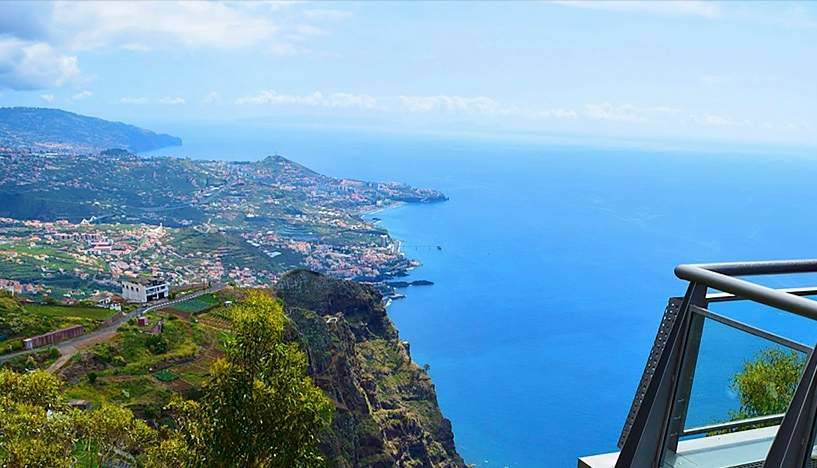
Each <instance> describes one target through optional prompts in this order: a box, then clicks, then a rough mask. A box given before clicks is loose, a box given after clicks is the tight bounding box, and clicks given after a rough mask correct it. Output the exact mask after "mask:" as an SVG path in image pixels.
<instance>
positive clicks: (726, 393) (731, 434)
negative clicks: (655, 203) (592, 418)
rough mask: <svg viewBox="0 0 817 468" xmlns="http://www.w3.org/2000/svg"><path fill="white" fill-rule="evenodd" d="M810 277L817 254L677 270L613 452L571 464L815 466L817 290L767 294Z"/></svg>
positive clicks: (601, 467)
mask: <svg viewBox="0 0 817 468" xmlns="http://www.w3.org/2000/svg"><path fill="white" fill-rule="evenodd" d="M815 273H817V259H814V260H788V261H773V262H745V263H718V264H702V265H680V266H678V267H676V268H675V274H676V276H678V278H680V279H682V280H684V281H686V282H688V287H687V291H686V294H685V295H684V297H683V298H680V297H679V298H670V299H669V302H668V305H667V307H666V309H665V311H664V315H663V317H662V320H661V323H660V325H659V329H658V333H657V335H656V337H655V341H654V343H653V346H652V350H651V351H650V354H649V357H648V359H647V364H646V366H645V369H644V372H643V374H642V377H641V381H640V382H639V384H638V387H637V389H636V394H635V397H634V399H633V402H632V405H631V407H630V411H629V414H628V416H627V418H626V421H625V424H624V428H623V429H622V432H621V436H620V438H619V441H618V448H619V449H620V451H618V452H612V453H605V454H599V455H591V456H585V457H581V458H579V460H578V466H579V468H613V467H616V468H629V467H631V468H642V467H656V468H658V467H660V468H673V467H674V468H698V467H707V468H718V467H729V468H760V467H764V466H765V467H786V468H788V467H792V468H794V467H797V468H801V467H814V466H817V451H816V450H815V434H816V433H817V354H815V353H813V349H814V347H813V346H811V345H807V344H803V341H806V342H808V343H813V342H815V341H817V322H816V321H817V301H815V300H813V299H812V298H817V287H802V286H798V287H789V288H780V287H777V286H779V284H780V283H781V282H786V284H792V283H794V284H795V285H799V284H802V283H803V281H806V282H810V284H817V283H816V281H817V280H815V278H817V276H814V274H815ZM784 275H785V276H784ZM809 275H811V276H809ZM744 277H753V281H749V280H747V279H745V278H744ZM769 277H772V278H769ZM761 280H763V282H764V283H766V284H761ZM770 281H771V284H773V285H774V287H773V286H772V285H771V284H769V282H770ZM753 322H761V323H763V324H765V325H766V326H759V325H756V324H755V323H753ZM781 331H782V332H781ZM791 335H794V336H791ZM803 337H805V339H804V338H803ZM796 338H798V339H800V341H798V340H797V339H796Z"/></svg>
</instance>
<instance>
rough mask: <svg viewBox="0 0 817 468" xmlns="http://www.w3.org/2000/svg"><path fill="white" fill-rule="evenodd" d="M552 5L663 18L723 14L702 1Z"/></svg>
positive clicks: (565, 0) (575, 0)
mask: <svg viewBox="0 0 817 468" xmlns="http://www.w3.org/2000/svg"><path fill="white" fill-rule="evenodd" d="M551 3H554V4H558V5H564V6H570V7H576V8H585V9H588V10H605V11H616V12H629V13H649V14H656V15H663V16H697V17H702V18H715V17H718V16H720V14H721V8H720V5H718V4H717V3H714V2H710V1H701V0H666V1H645V0H597V1H594V0H555V1H553V2H551Z"/></svg>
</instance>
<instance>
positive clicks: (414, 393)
mask: <svg viewBox="0 0 817 468" xmlns="http://www.w3.org/2000/svg"><path fill="white" fill-rule="evenodd" d="M276 293H277V295H278V296H279V297H280V298H281V299H282V300H283V302H284V306H285V310H286V313H287V315H288V316H289V317H290V319H291V320H292V324H293V334H294V335H295V337H296V338H297V339H299V340H301V341H302V342H303V343H304V344H305V348H306V349H307V352H308V354H309V360H310V369H309V371H310V374H311V376H312V378H313V379H314V380H315V383H316V384H317V385H319V386H320V387H321V388H322V389H323V390H324V391H326V393H327V394H328V395H329V396H330V398H332V400H333V401H334V403H335V407H336V411H335V414H334V418H333V422H332V427H331V429H330V430H329V431H327V432H326V433H325V434H324V435H323V437H322V441H321V448H322V450H323V452H324V453H325V455H326V457H327V459H328V461H329V464H330V465H331V466H339V467H353V466H354V467H392V466H405V467H408V466H424V467H425V466H431V467H464V466H465V463H464V462H463V460H462V458H461V457H460V456H459V454H457V451H456V448H455V447H454V435H453V433H452V431H451V423H450V421H449V420H448V419H446V418H445V417H443V415H442V413H441V412H440V408H439V406H438V405H437V395H436V392H435V389H434V384H432V382H431V379H430V378H429V376H428V374H427V373H426V372H425V371H424V370H423V369H421V368H419V367H418V366H417V365H416V364H415V363H413V362H412V361H411V357H410V356H409V353H408V349H407V345H406V344H404V343H403V342H401V341H400V339H399V337H398V334H397V330H396V329H395V328H394V326H393V325H392V323H391V321H390V320H389V318H388V316H387V315H386V310H385V308H384V306H383V302H382V298H381V296H380V294H379V293H378V292H377V291H375V290H374V288H372V287H370V286H368V285H363V284H359V283H355V282H352V281H343V280H336V279H331V278H328V277H326V276H323V275H320V274H317V273H313V272H310V271H305V270H296V271H292V272H290V273H287V274H286V275H284V276H283V277H282V278H281V280H280V281H279V282H278V284H277V285H276Z"/></svg>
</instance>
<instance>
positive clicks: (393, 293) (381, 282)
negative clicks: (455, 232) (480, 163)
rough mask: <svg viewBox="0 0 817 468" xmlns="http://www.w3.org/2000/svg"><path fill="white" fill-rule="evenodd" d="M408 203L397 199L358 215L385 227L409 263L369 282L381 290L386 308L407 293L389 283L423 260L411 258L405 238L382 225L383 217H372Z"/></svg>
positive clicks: (398, 250) (420, 264) (410, 270)
mask: <svg viewBox="0 0 817 468" xmlns="http://www.w3.org/2000/svg"><path fill="white" fill-rule="evenodd" d="M445 201H447V198H446V200H445ZM408 205H409V202H404V201H395V202H394V203H392V204H390V205H389V206H382V207H378V208H376V209H373V210H368V211H367V210H363V211H361V212H359V213H358V216H360V218H361V219H363V220H364V221H366V222H367V223H370V224H371V225H372V226H380V227H383V228H384V229H385V230H386V233H387V235H388V236H389V239H390V240H391V241H392V242H394V243H395V244H396V245H397V253H398V254H399V255H401V256H402V257H403V260H404V261H405V263H406V264H407V266H399V267H396V268H390V269H388V270H387V272H386V274H385V275H384V277H383V278H379V279H378V280H377V281H371V282H369V284H371V285H372V286H374V287H375V288H376V289H377V290H378V291H379V292H380V294H381V295H382V296H383V306H384V307H385V308H388V307H389V306H391V305H392V303H393V302H394V301H395V300H398V299H405V298H406V294H402V293H399V292H398V291H397V290H398V289H402V288H398V287H395V286H393V285H390V284H389V283H390V282H394V279H395V278H401V277H405V276H408V275H409V274H410V273H411V272H412V271H414V270H415V269H417V268H419V267H421V266H422V262H421V261H420V260H419V259H416V258H410V257H409V256H408V255H407V254H406V252H405V251H404V250H403V240H402V239H398V238H396V237H393V235H392V232H391V231H390V230H389V229H388V228H386V227H385V226H383V225H382V224H383V220H382V219H379V218H377V219H371V217H372V215H375V214H378V213H385V212H387V211H391V210H394V209H396V208H401V207H404V206H408ZM420 281H423V280H420ZM432 284H433V283H432Z"/></svg>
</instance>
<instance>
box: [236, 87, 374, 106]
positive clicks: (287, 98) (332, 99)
mask: <svg viewBox="0 0 817 468" xmlns="http://www.w3.org/2000/svg"><path fill="white" fill-rule="evenodd" d="M235 102H236V104H267V105H284V106H307V107H326V108H357V109H367V110H372V109H377V108H378V102H377V99H376V98H374V97H372V96H368V95H361V94H349V93H331V94H324V93H321V92H320V91H315V92H314V93H312V94H304V95H289V94H280V93H277V92H275V91H272V90H266V91H261V92H260V93H258V94H256V95H254V96H245V97H240V98H238V99H236V101H235Z"/></svg>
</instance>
